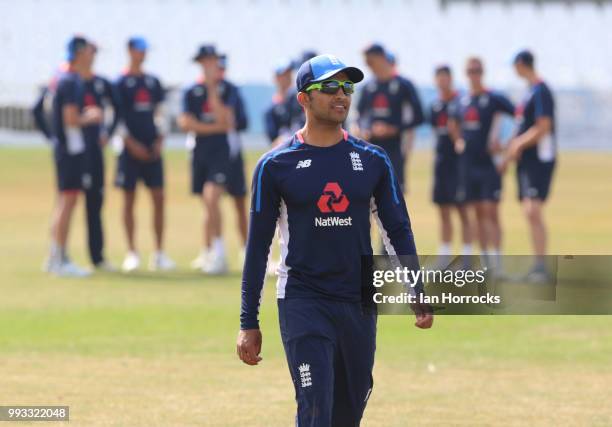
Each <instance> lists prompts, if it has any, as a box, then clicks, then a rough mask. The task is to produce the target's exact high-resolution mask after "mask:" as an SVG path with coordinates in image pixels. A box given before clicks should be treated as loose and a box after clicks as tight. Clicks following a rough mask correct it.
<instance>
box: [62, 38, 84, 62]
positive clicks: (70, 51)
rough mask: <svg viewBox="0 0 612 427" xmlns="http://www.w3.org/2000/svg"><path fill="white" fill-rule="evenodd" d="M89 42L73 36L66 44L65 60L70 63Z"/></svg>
mask: <svg viewBox="0 0 612 427" xmlns="http://www.w3.org/2000/svg"><path fill="white" fill-rule="evenodd" d="M88 44H89V42H88V41H87V39H86V38H85V37H83V36H73V37H72V38H70V40H68V43H67V44H66V60H67V61H72V60H74V57H75V56H76V54H77V52H78V51H80V50H81V49H83V48H84V47H85V46H87V45H88Z"/></svg>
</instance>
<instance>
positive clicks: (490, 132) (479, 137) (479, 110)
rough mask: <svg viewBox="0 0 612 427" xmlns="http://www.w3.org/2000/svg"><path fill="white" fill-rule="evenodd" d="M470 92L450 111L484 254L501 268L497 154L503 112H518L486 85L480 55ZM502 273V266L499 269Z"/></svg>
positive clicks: (470, 70) (471, 70) (470, 73)
mask: <svg viewBox="0 0 612 427" xmlns="http://www.w3.org/2000/svg"><path fill="white" fill-rule="evenodd" d="M466 73H467V77H468V80H469V86H470V87H469V90H470V93H469V94H466V95H465V96H462V97H461V99H460V100H459V102H458V103H457V104H456V105H457V108H456V109H455V108H453V112H452V113H451V114H450V121H449V126H450V129H451V133H452V134H453V135H456V137H455V140H454V143H455V146H456V150H457V151H458V152H459V153H462V156H463V159H462V160H463V161H464V163H463V165H465V175H464V184H465V201H466V203H467V208H468V214H470V215H472V213H473V214H474V216H475V217H476V227H475V228H476V231H475V234H476V235H477V236H478V240H479V243H480V248H481V251H482V254H483V255H484V257H485V261H486V262H488V263H489V264H488V265H490V266H491V267H499V264H498V263H499V262H500V257H499V255H500V254H501V244H502V231H501V225H500V222H499V211H498V204H499V200H500V197H501V189H502V182H501V176H500V174H499V172H498V166H497V165H496V162H495V159H494V155H495V154H497V153H498V152H500V151H501V144H500V142H499V130H500V128H499V125H500V121H499V120H500V119H501V116H500V114H506V115H511V116H513V115H514V105H512V102H510V100H509V99H508V98H506V97H505V96H503V95H501V94H499V93H495V92H492V91H490V90H488V89H486V88H485V87H484V84H483V81H482V80H483V79H482V77H483V74H484V67H483V64H482V61H481V60H480V59H479V58H475V57H473V58H469V59H468V60H467V66H466ZM496 271H497V272H498V273H499V268H498V269H497V270H496Z"/></svg>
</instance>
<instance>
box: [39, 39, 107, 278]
mask: <svg viewBox="0 0 612 427" xmlns="http://www.w3.org/2000/svg"><path fill="white" fill-rule="evenodd" d="M94 55H95V46H93V44H91V43H89V42H88V41H87V40H86V39H85V38H84V37H80V36H75V37H73V38H72V39H71V40H70V41H69V42H68V45H67V58H66V59H67V61H68V64H67V67H66V68H65V69H64V70H61V71H60V72H58V74H57V75H56V76H55V78H54V80H53V81H52V82H51V84H50V85H49V87H48V88H47V91H48V94H47V96H49V97H50V98H49V99H50V100H51V104H52V106H51V117H50V122H49V123H48V127H47V126H46V125H44V124H43V126H44V127H47V129H46V133H47V134H48V135H49V136H50V138H51V140H52V142H53V157H54V160H55V168H56V175H57V186H58V197H57V201H56V205H55V209H54V213H53V216H52V221H51V249H50V253H49V257H48V259H47V261H46V263H45V270H46V271H48V272H50V273H53V274H57V275H59V276H72V277H83V276H87V275H88V274H89V272H88V271H87V270H85V269H83V268H81V267H78V266H77V265H75V264H74V263H72V261H71V260H70V258H69V257H68V250H67V243H68V233H69V230H70V224H71V219H72V213H73V212H74V208H75V206H76V204H77V200H78V195H79V193H81V191H82V190H83V189H84V188H89V187H90V186H91V175H90V174H89V173H88V172H87V170H86V163H85V161H86V159H85V156H86V154H85V152H86V141H85V138H84V135H83V129H84V128H85V127H87V126H92V125H99V124H100V123H102V119H103V117H102V110H101V108H100V107H99V106H97V105H88V106H86V105H85V84H84V78H85V76H86V75H87V73H88V70H89V68H90V66H91V63H92V62H93V57H94ZM37 121H38V120H37Z"/></svg>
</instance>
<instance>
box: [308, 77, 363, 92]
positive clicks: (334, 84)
mask: <svg viewBox="0 0 612 427" xmlns="http://www.w3.org/2000/svg"><path fill="white" fill-rule="evenodd" d="M340 88H342V91H343V92H344V94H345V95H350V94H352V93H353V92H355V83H353V82H352V81H350V80H345V81H340V80H325V81H322V82H318V83H313V84H311V85H310V86H308V87H307V88H306V92H310V91H311V90H319V91H321V92H323V93H326V94H328V95H335V94H336V93H338V90H340Z"/></svg>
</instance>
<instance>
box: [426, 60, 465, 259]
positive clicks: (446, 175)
mask: <svg viewBox="0 0 612 427" xmlns="http://www.w3.org/2000/svg"><path fill="white" fill-rule="evenodd" d="M435 83H436V87H437V88H438V99H436V100H435V101H434V103H433V104H432V106H431V111H430V122H431V125H432V126H433V128H434V131H435V134H436V155H435V161H434V185H433V202H434V203H435V204H437V205H438V207H439V210H440V226H441V227H440V232H441V233H440V235H441V236H440V237H441V244H440V249H439V251H438V255H439V256H440V257H448V256H450V255H451V253H452V248H451V245H452V237H453V228H452V221H451V212H452V210H454V209H456V210H457V213H458V214H459V218H460V219H461V237H462V242H463V248H462V250H461V254H462V255H471V253H472V234H471V231H470V224H469V221H468V216H467V212H466V209H465V206H464V202H465V200H464V199H465V189H464V186H463V179H462V178H463V171H462V170H461V167H462V164H461V161H460V158H459V154H457V152H456V151H455V147H454V144H453V138H451V136H450V134H449V128H448V118H449V109H451V110H452V109H453V108H456V106H455V104H456V103H457V102H458V100H459V94H458V93H457V92H456V91H455V90H454V88H453V79H452V74H451V69H450V68H449V67H448V66H446V65H442V66H439V67H437V68H436V70H435Z"/></svg>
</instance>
